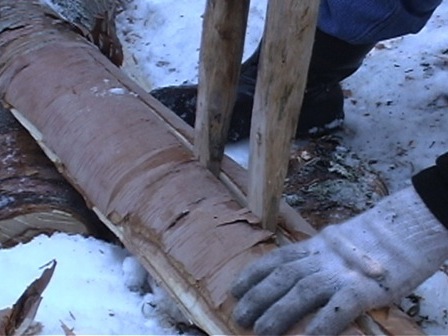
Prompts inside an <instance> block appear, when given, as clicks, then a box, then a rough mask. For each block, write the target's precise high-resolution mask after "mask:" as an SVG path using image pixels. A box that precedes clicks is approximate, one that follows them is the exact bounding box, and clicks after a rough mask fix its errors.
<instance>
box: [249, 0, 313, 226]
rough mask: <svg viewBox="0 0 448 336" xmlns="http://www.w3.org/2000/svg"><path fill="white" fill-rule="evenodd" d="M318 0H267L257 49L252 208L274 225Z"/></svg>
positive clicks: (252, 127)
mask: <svg viewBox="0 0 448 336" xmlns="http://www.w3.org/2000/svg"><path fill="white" fill-rule="evenodd" d="M318 6H319V1H315V0H307V1H296V0H271V1H270V2H269V4H268V13H267V18H266V27H265V33H264V38H263V45H262V49H261V55H260V63H259V69H258V79H257V86H256V90H255V98H254V110H253V116H252V125H251V135H250V158H249V195H248V204H249V208H250V210H251V211H253V212H254V213H255V214H256V215H257V216H259V217H260V218H261V219H262V226H263V228H266V229H269V230H271V231H275V230H276V225H277V214H278V209H279V201H280V197H281V193H282V191H283V183H284V180H285V177H286V173H287V164H288V156H289V150H290V143H291V140H292V137H293V134H294V133H295V129H296V127H297V121H298V119H299V112H300V107H301V104H302V98H303V92H304V89H305V84H306V78H307V73H308V65H309V61H310V57H311V50H312V44H313V39H314V32H315V28H316V19H317V11H318Z"/></svg>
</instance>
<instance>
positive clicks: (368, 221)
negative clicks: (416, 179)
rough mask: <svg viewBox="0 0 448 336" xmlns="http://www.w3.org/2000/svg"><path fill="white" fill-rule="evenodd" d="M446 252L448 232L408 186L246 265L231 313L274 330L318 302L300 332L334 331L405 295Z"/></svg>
mask: <svg viewBox="0 0 448 336" xmlns="http://www.w3.org/2000/svg"><path fill="white" fill-rule="evenodd" d="M447 257H448V230H447V229H446V228H445V227H444V226H443V225H442V224H441V223H439V222H438V221H437V219H436V218H435V217H434V216H433V215H432V214H431V213H430V211H429V210H428V209H427V208H426V206H425V205H424V204H423V202H422V200H421V199H420V197H419V196H418V194H417V193H416V192H415V190H414V188H413V187H409V188H407V189H404V190H402V191H401V192H399V193H397V194H394V195H392V196H389V197H387V198H385V199H384V200H383V201H381V202H380V203H379V204H378V205H377V206H375V207H374V208H372V209H370V210H368V211H366V212H364V213H363V214H361V215H359V216H357V217H355V218H353V219H351V220H350V221H348V222H345V223H343V224H339V225H332V226H329V227H327V228H325V229H324V230H323V231H322V232H320V233H319V234H317V235H316V236H314V237H313V238H311V239H308V240H306V241H303V242H300V243H295V244H291V245H287V246H284V247H281V248H279V249H277V250H275V251H273V252H271V253H269V254H268V255H266V256H264V257H262V258H261V259H259V260H258V261H256V262H255V263H254V264H253V265H251V266H249V267H248V268H247V269H246V270H245V271H244V272H243V273H242V274H241V275H240V276H239V277H238V278H237V279H236V281H235V283H234V285H233V287H232V294H233V295H234V296H235V297H236V298H238V299H239V302H238V304H237V306H236V308H235V310H234V319H235V320H236V322H237V323H238V324H240V325H241V326H243V327H246V328H249V327H251V326H253V327H254V331H255V333H256V334H258V335H277V334H283V333H285V332H286V331H287V330H288V329H289V328H290V327H291V326H292V325H294V324H295V323H296V322H298V321H299V320H300V319H301V318H302V317H304V316H305V315H307V314H308V313H311V312H313V311H315V310H316V309H318V308H319V310H318V311H317V314H316V315H315V317H314V318H313V319H312V320H311V322H310V323H309V324H308V326H307V329H306V333H307V334H320V335H330V334H338V333H340V332H342V331H343V330H344V329H345V328H346V327H347V326H348V324H349V323H350V322H352V321H353V320H354V319H355V318H356V317H357V316H358V315H360V314H361V313H362V312H364V311H366V310H369V309H371V308H378V307H382V306H386V305H389V304H391V303H393V302H394V301H395V300H397V299H399V298H401V297H403V296H405V295H407V294H409V293H410V292H411V291H412V290H413V289H414V288H415V287H417V286H418V285H419V284H420V283H421V282H423V281H424V280H425V279H426V278H428V277H429V276H431V275H432V274H433V273H434V272H435V271H436V270H437V268H438V267H439V266H440V265H441V264H442V263H443V261H444V260H445V259H446V258H447Z"/></svg>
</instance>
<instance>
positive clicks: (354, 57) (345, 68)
mask: <svg viewBox="0 0 448 336" xmlns="http://www.w3.org/2000/svg"><path fill="white" fill-rule="evenodd" d="M373 46H374V45H352V44H349V43H347V42H344V41H342V40H340V39H337V38H335V37H332V36H330V35H328V34H325V33H323V32H322V31H320V30H319V29H317V31H316V35H315V41H314V45H313V52H312V56H311V62H310V68H309V71H308V81H307V85H306V89H305V95H304V98H303V103H302V109H301V112H300V117H299V124H298V127H297V132H296V137H303V136H310V135H313V136H317V135H322V134H325V133H328V132H331V131H333V130H335V129H337V128H338V127H340V126H341V125H342V122H343V120H344V108H343V107H344V96H343V93H342V89H341V86H340V84H339V82H340V81H342V80H343V79H345V78H347V77H348V76H350V75H351V74H353V73H354V72H355V71H356V70H357V69H358V68H359V67H360V65H361V63H362V61H363V59H364V57H365V56H366V54H367V53H368V52H369V51H370V50H371V49H372V48H373ZM259 52H260V46H259V47H258V48H257V50H256V51H255V52H254V54H253V55H252V56H251V57H250V58H249V59H248V60H247V61H246V62H244V63H243V65H242V66H241V76H240V81H239V84H238V95H237V100H236V102H235V107H234V109H233V116H232V120H231V124H230V131H229V141H237V140H239V139H242V138H246V137H248V136H249V131H250V130H249V129H250V118H251V115H252V107H253V96H254V92H255V82H256V77H257V66H258V58H259V54H260V53H259ZM151 94H152V95H153V96H154V97H155V98H157V99H158V100H160V101H161V102H162V103H163V104H165V105H166V106H167V107H169V108H170V109H171V110H173V111H174V112H175V113H176V114H177V115H178V116H179V117H181V118H182V119H183V120H185V121H186V122H187V123H189V124H190V125H192V126H193V125H194V119H195V111H196V95H197V86H196V85H190V86H178V87H167V88H162V89H156V90H154V91H152V92H151Z"/></svg>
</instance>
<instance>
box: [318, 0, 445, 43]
mask: <svg viewBox="0 0 448 336" xmlns="http://www.w3.org/2000/svg"><path fill="white" fill-rule="evenodd" d="M441 2H442V0H321V4H320V9H319V18H318V27H319V29H321V30H322V31H323V32H325V33H327V34H329V35H332V36H334V37H337V38H339V39H341V40H343V41H345V42H348V43H352V44H371V43H376V42H378V41H381V40H385V39H388V38H392V37H397V36H402V35H405V34H409V33H417V32H418V31H420V30H421V29H422V28H423V26H424V25H425V24H426V22H427V21H428V20H429V18H430V17H431V15H432V13H433V12H434V10H435V9H436V8H437V6H439V5H440V3H441Z"/></svg>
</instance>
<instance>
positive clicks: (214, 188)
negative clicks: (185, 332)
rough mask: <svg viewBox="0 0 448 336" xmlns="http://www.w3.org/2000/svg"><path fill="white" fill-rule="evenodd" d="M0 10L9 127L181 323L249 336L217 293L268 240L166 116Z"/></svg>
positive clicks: (0, 65) (76, 53) (11, 11)
mask: <svg viewBox="0 0 448 336" xmlns="http://www.w3.org/2000/svg"><path fill="white" fill-rule="evenodd" d="M3 5H6V8H0V9H1V10H2V14H3V15H4V16H3V18H6V22H13V21H14V20H10V19H11V18H15V17H16V16H17V15H20V17H21V20H22V21H23V22H24V23H25V24H23V25H22V26H21V27H20V28H16V29H5V30H2V31H1V33H0V95H1V96H2V97H3V99H4V100H5V101H6V102H8V103H9V104H11V105H12V106H14V107H15V116H16V118H18V119H19V120H20V122H21V123H22V124H23V125H25V126H26V128H27V129H28V130H29V132H31V133H32V134H33V137H34V138H35V139H36V140H37V141H38V143H39V144H40V145H41V147H42V148H43V149H44V150H45V152H46V154H47V155H48V156H49V157H50V158H51V159H52V160H53V161H54V162H55V164H56V166H57V167H58V169H59V170H60V172H62V173H63V174H64V176H65V177H66V178H67V179H68V180H69V181H70V183H71V184H72V185H74V186H75V187H76V188H77V189H78V190H79V191H80V192H82V194H83V195H84V197H85V198H86V200H87V201H88V202H89V204H91V206H92V207H93V209H94V210H95V212H96V213H97V214H98V216H100V218H101V219H102V221H103V222H104V223H106V224H107V225H108V227H109V228H110V229H111V230H113V232H114V233H115V234H116V235H117V236H118V237H119V238H120V240H121V241H122V242H123V243H124V244H125V246H126V247H127V248H128V249H129V250H130V251H131V252H132V253H134V254H135V255H136V256H138V257H139V258H140V260H141V261H142V263H143V265H144V266H145V268H146V269H148V270H149V271H150V272H151V273H152V274H153V275H154V276H156V277H159V279H160V280H161V281H162V283H163V284H164V285H165V286H166V288H167V290H168V292H169V293H170V294H171V295H172V297H173V298H175V299H176V300H177V301H178V303H179V304H180V305H181V308H182V307H183V310H184V311H185V312H186V313H187V316H189V317H190V318H191V319H192V321H194V322H195V323H196V324H197V325H198V326H200V327H201V328H203V329H204V330H206V331H207V332H208V333H210V334H244V333H250V331H245V330H241V329H240V328H238V327H237V326H235V325H234V323H233V322H232V320H231V318H230V315H231V311H232V308H233V306H234V300H233V298H231V297H230V295H229V294H228V289H229V286H230V281H231V280H232V279H233V277H234V276H235V274H237V273H239V271H240V270H241V269H242V268H243V267H244V266H245V265H247V263H249V262H251V261H254V260H255V259H257V258H259V257H260V256H261V255H263V254H265V253H267V252H268V251H270V250H272V249H273V248H275V246H276V245H275V243H274V241H273V235H272V234H271V233H270V232H268V231H266V230H261V229H259V228H258V227H257V225H258V224H259V220H258V219H257V218H256V217H255V216H253V214H251V213H250V212H249V211H248V210H247V209H245V208H243V207H241V206H240V205H239V204H238V202H237V201H236V200H235V199H234V198H233V196H232V195H231V194H230V192H229V191H228V190H227V189H226V188H225V187H224V186H223V184H222V183H221V182H220V181H219V180H218V179H216V177H215V176H213V175H212V174H211V173H209V172H208V171H207V170H206V169H205V168H204V167H203V166H202V165H200V164H199V163H198V162H197V161H196V160H194V155H193V153H192V152H191V150H190V149H189V148H188V146H185V144H188V142H189V138H191V134H192V133H191V130H190V131H188V127H186V126H185V125H183V124H182V123H180V121H179V120H178V121H177V124H176V122H174V123H173V125H174V126H169V125H168V124H166V123H165V121H166V120H170V119H171V118H172V116H173V115H172V114H170V112H169V111H167V110H166V109H163V108H160V106H161V104H160V103H158V102H157V101H155V100H154V99H153V98H152V97H151V96H150V95H148V94H146V93H145V92H143V90H142V89H141V88H139V87H138V86H137V85H136V84H135V83H133V82H132V81H131V80H129V79H128V78H127V77H126V76H125V75H124V74H123V73H122V72H121V71H120V70H119V69H117V68H116V67H115V66H113V65H112V64H111V63H110V62H109V61H108V60H107V59H106V58H105V57H104V56H102V55H101V54H100V53H99V52H98V50H97V49H96V48H94V47H93V46H92V45H91V44H88V43H85V42H84V41H80V40H79V39H77V38H76V37H75V35H73V33H72V32H71V31H66V30H64V29H63V28H61V27H56V26H55V25H54V24H53V22H52V20H51V18H48V17H45V16H44V15H42V13H41V11H40V10H39V8H38V7H36V5H35V4H34V3H31V2H29V1H26V0H19V1H17V0H9V1H7V0H4V1H2V3H1V4H0V6H3ZM25 13H26V15H24V14H25ZM3 22H5V21H0V24H1V23H3ZM42 83H46V85H45V86H43V85H42ZM159 108H160V109H159ZM174 119H175V118H174ZM184 131H185V132H184ZM99 149H101V150H99ZM305 322H306V321H304V322H302V324H299V326H298V327H297V328H295V329H294V330H291V333H292V334H298V333H300V332H303V323H305ZM356 333H357V334H360V332H359V331H357V332H356Z"/></svg>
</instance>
